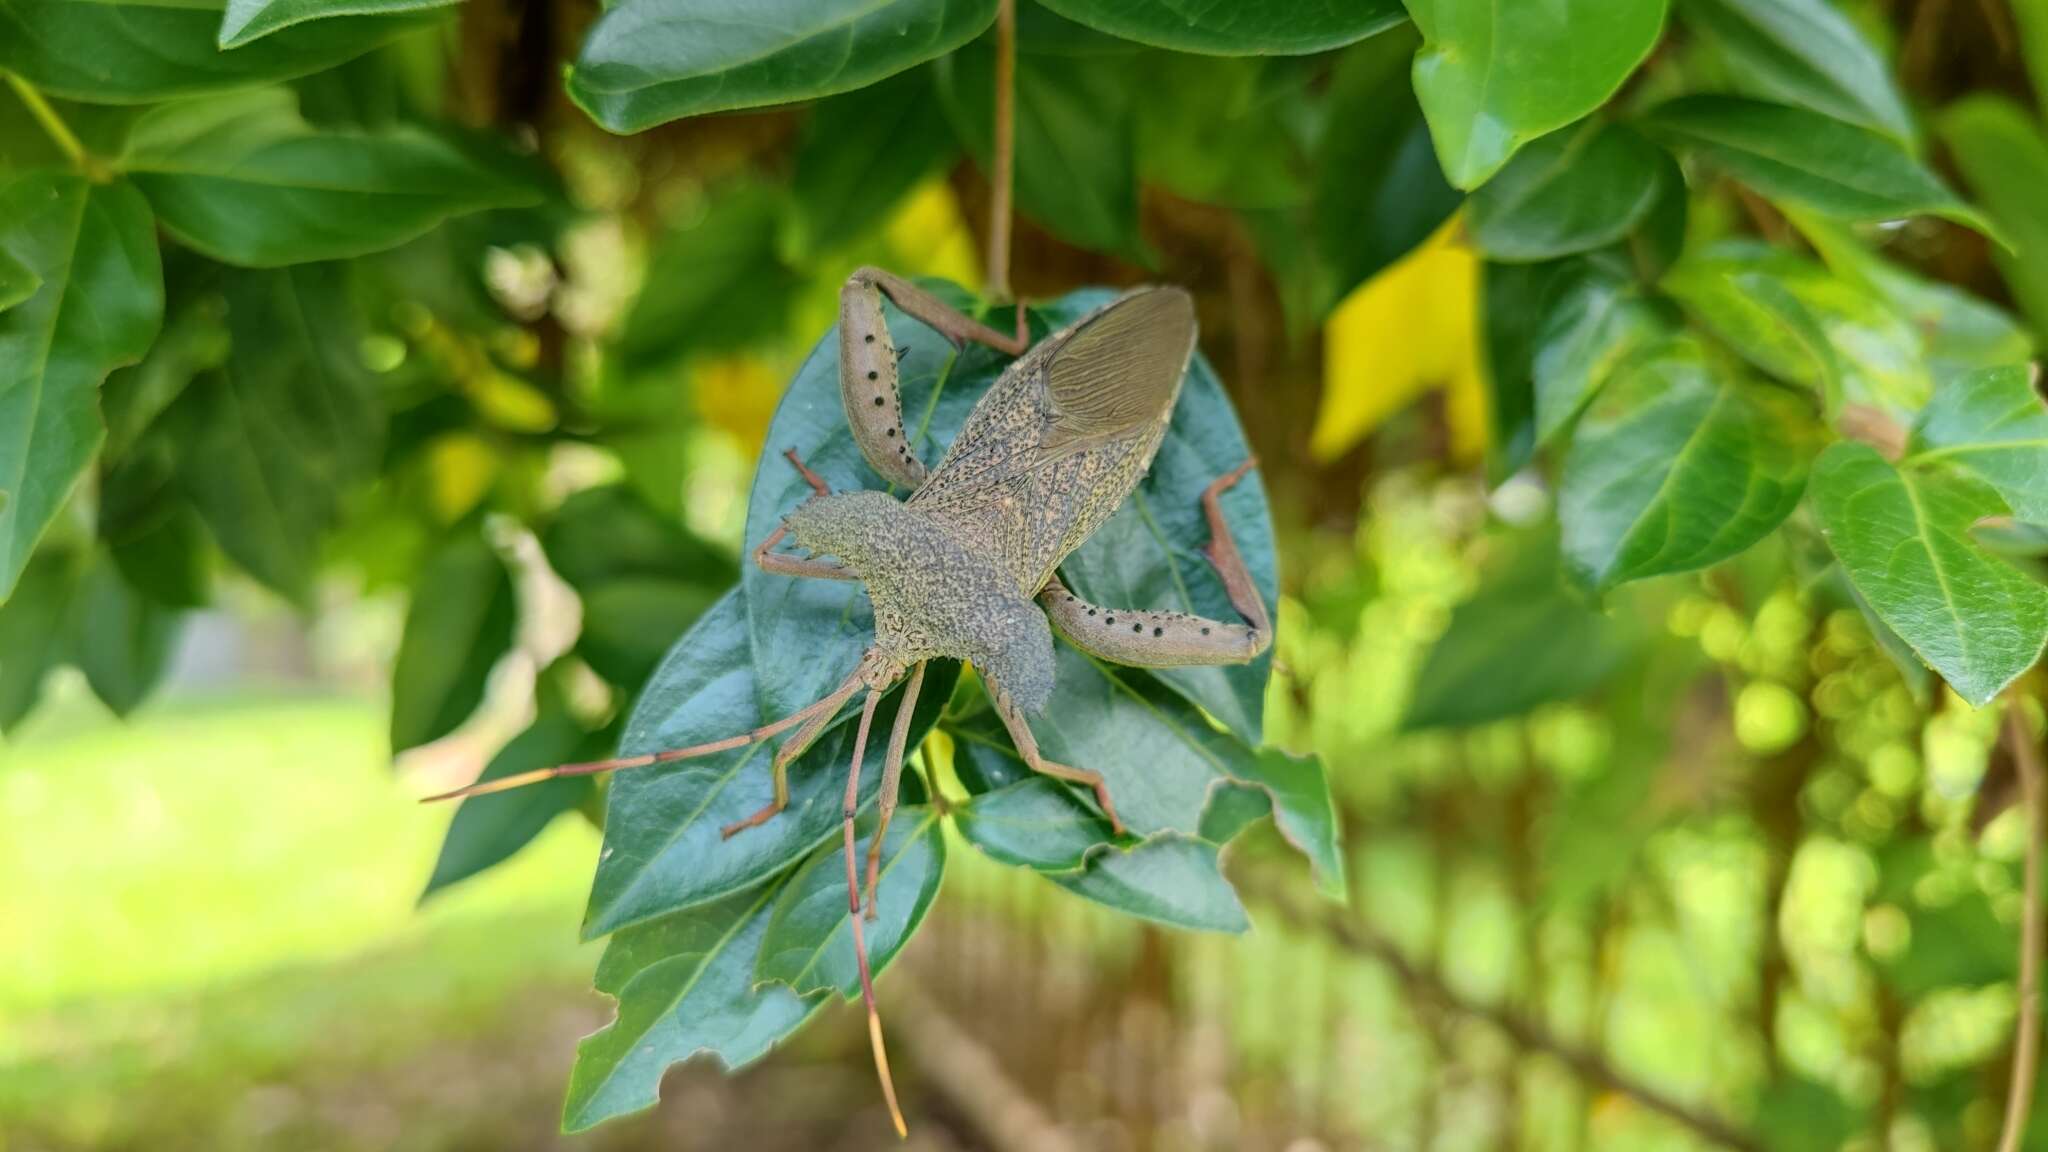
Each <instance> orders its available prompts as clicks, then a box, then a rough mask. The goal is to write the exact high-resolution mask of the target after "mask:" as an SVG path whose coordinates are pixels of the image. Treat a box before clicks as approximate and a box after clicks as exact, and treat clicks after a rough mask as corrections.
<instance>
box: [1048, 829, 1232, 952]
mask: <svg viewBox="0 0 2048 1152" xmlns="http://www.w3.org/2000/svg"><path fill="white" fill-rule="evenodd" d="M1047 879H1049V880H1051V881H1052V882H1053V883H1055V884H1057V885H1059V886H1060V887H1062V888H1065V889H1066V890H1067V891H1069V892H1072V893H1073V894H1075V895H1076V896H1080V897H1082V898H1083V899H1087V900H1093V901H1095V902H1096V903H1098V904H1102V905H1106V906H1108V907H1110V908H1114V909H1116V910H1117V911H1119V912H1127V913H1129V914H1131V915H1133V916H1137V917H1139V918H1141V919H1145V920H1154V921H1157V922H1159V923H1161V924H1165V925H1168V926H1170V927H1174V928H1186V929H1190V930H1192V931H1196V932H1243V931H1245V930H1246V929H1248V928H1250V927H1251V921H1250V920H1249V919H1248V918H1247V917H1246V916H1245V914H1244V903H1243V901H1241V900H1239V899H1238V897H1237V890H1236V889H1235V888H1232V887H1231V886H1230V881H1229V880H1227V879H1225V878H1224V875H1223V869H1222V868H1221V866H1220V864H1219V862H1218V856H1217V847H1216V845H1214V844H1211V843H1209V842H1208V841H1206V840H1198V839H1195V838H1194V837H1192V836H1185V835H1182V834H1180V833H1176V832H1164V833H1161V834H1159V835H1157V836H1153V837H1150V838H1148V839H1146V840H1143V841H1141V842H1139V843H1138V844H1136V845H1134V846H1132V847H1130V848H1119V847H1114V846H1112V847H1109V848H1106V849H1103V850H1102V851H1101V852H1099V853H1098V854H1096V855H1095V856H1094V857H1093V858H1091V859H1090V860H1089V861H1088V866H1087V867H1086V868H1083V869H1082V870H1081V871H1079V872H1071V873H1060V874H1057V875H1051V876H1048V877H1047Z"/></svg>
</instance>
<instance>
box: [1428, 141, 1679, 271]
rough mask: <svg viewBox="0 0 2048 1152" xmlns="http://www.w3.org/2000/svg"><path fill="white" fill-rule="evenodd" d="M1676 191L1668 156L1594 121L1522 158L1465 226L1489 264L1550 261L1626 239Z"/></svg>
mask: <svg viewBox="0 0 2048 1152" xmlns="http://www.w3.org/2000/svg"><path fill="white" fill-rule="evenodd" d="M1674 183H1675V184H1676V185H1677V186H1679V187H1681V188H1682V187H1683V185H1684V177H1683V176H1682V175H1681V174H1680V173H1679V171H1678V165H1677V163H1676V162H1674V161H1673V160H1672V159H1671V157H1670V156H1668V155H1666V154H1665V153H1664V151H1663V150H1662V149H1660V148H1658V147H1657V146H1656V145H1654V144H1652V143H1650V142H1649V141H1648V140H1645V139H1643V138H1642V137H1641V136H1640V135H1638V134H1637V133H1636V132H1635V131H1634V130H1632V129H1630V128H1627V127H1625V126H1622V125H1618V124H1602V123H1598V122H1591V121H1589V122H1587V123H1586V124H1584V125H1582V126H1580V127H1577V128H1572V129H1567V130H1565V131H1561V132H1554V133H1552V134H1550V135H1548V136H1545V137H1543V138H1542V139H1540V140H1537V141H1535V142H1534V143H1532V144H1530V145H1529V146H1528V147H1526V148H1524V149H1522V150H1521V151H1520V152H1518V153H1516V154H1515V158H1514V159H1513V160H1510V161H1509V162H1508V164H1507V166H1506V167H1504V168H1502V169H1501V170H1500V172H1499V173H1498V174H1497V175H1495V176H1494V178H1493V179H1491V180H1488V181H1487V182H1486V184H1485V186H1484V187H1482V188H1480V189H1479V190H1478V191H1477V192H1474V193H1473V194H1472V204H1471V207H1470V209H1469V210H1468V212H1467V214H1466V217H1465V225H1466V228H1467V229H1468V230H1470V232H1471V234H1472V239H1473V242H1474V243H1476V244H1477V245H1478V247H1479V250H1480V251H1482V252H1484V253H1485V254H1486V255H1487V256H1488V257H1489V258H1491V259H1494V260H1507V261H1530V260H1551V259H1555V258H1557V257H1559V256H1569V255H1571V254H1572V253H1575V252H1586V251H1590V250H1592V249H1595V248H1601V247H1605V246H1606V245H1609V244H1613V243H1615V242H1616V241H1618V240H1620V239H1622V238H1623V237H1625V236H1627V235H1628V234H1629V232H1631V231H1632V230H1634V229H1635V227H1636V226H1637V225H1638V224H1640V223H1642V221H1643V220H1644V219H1645V218H1646V217H1647V216H1648V215H1649V213H1650V210H1651V208H1653V207H1654V206H1655V205H1656V203H1657V201H1658V199H1659V198H1660V197H1662V196H1664V195H1666V194H1667V193H1668V192H1669V191H1670V188H1671V186H1672V185H1673V184H1674Z"/></svg>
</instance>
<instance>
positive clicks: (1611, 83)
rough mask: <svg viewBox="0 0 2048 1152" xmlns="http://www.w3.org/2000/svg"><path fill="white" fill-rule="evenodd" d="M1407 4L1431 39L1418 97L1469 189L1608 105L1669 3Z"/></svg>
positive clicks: (1478, 0)
mask: <svg viewBox="0 0 2048 1152" xmlns="http://www.w3.org/2000/svg"><path fill="white" fill-rule="evenodd" d="M1406 2H1407V5H1408V12H1409V14H1410V15H1411V16H1413V17H1414V18H1415V23H1416V25H1417V26H1418V27H1420V28H1421V29H1422V38H1423V42H1424V43H1423V49H1422V52H1421V53H1420V54H1418V55H1417V56H1416V57H1415V93H1416V95H1417V96H1418V97H1420V98H1421V100H1422V110H1423V112H1424V113H1426V114H1427V115H1428V117H1429V128H1430V134H1431V135H1432V136H1433V137H1434V138H1435V140H1436V154H1437V157H1438V159H1439V160H1440V161H1441V162H1442V163H1443V168H1444V173H1445V175H1447V176H1449V177H1450V180H1451V183H1452V184H1455V185H1457V186H1458V187H1460V188H1463V189H1466V190H1467V191H1470V190H1471V189H1474V188H1477V187H1479V186H1480V185H1481V184H1484V183H1485V182H1486V180H1487V178H1488V177H1490V176H1492V175H1493V174H1494V173H1495V172H1497V171H1499V170H1500V167H1501V165H1503V164H1505V163H1507V161H1508V157H1510V156H1512V155H1514V154H1515V150H1516V149H1518V148H1520V147H1521V146H1522V145H1524V144H1526V143H1528V142H1529V141H1531V140H1533V139H1535V138H1536V137H1538V136H1541V135H1543V134H1545V133H1547V132H1553V131H1556V130H1557V129H1559V128H1562V127H1564V126H1565V125H1567V124H1570V123H1571V122H1573V121H1574V120H1577V119H1579V118H1580V117H1582V116H1584V115H1586V114H1587V113H1589V112H1591V111H1593V110H1594V109H1595V108H1598V107H1599V106H1600V105H1602V104H1604V103H1606V101H1607V98H1608V97H1609V96H1612V95H1613V94H1614V92H1615V89H1617V88H1619V87H1621V82H1622V81H1623V80H1625V79H1627V78H1628V74H1629V73H1631V72H1633V71H1635V69H1636V65H1638V64H1640V63H1642V61H1643V58H1644V57H1645V56H1647V55H1649V53H1650V48H1651V46H1652V45H1654V44H1656V42H1657V37H1658V34H1659V33H1660V32H1662V30H1663V28H1664V9H1665V0H1624V2H1622V3H1611V2H1606V0H1557V2H1554V3H1547V4H1499V3H1494V2H1492V0H1406Z"/></svg>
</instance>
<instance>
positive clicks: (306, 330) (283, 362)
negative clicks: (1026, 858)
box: [166, 264, 384, 597]
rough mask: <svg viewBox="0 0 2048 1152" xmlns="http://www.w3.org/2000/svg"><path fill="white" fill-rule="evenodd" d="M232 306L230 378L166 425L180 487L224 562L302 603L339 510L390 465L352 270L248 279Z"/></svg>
mask: <svg viewBox="0 0 2048 1152" xmlns="http://www.w3.org/2000/svg"><path fill="white" fill-rule="evenodd" d="M226 297H227V303H228V330H229V333H230V334H231V337H232V339H233V344H234V347H233V352H232V353H231V354H230V356H229V358H228V363H227V366H226V367H225V368H223V369H221V370H219V371H215V372H207V373H204V374H202V375H201V376H200V377H199V378H198V379H196V380H194V381H193V382H192V384H191V385H190V386H189V387H188V388H187V389H186V390H185V393H184V394H183V395H182V396H180V397H179V398H178V402H177V403H176V405H174V406H173V408H172V409H171V410H170V412H168V413H166V419H169V420H172V421H173V422H174V423H175V427H176V429H177V431H178V440H179V443H180V444H181V446H182V455H181V457H180V460H179V463H178V470H179V482H180V485H181V487H182V488H183V489H184V490H185V491H186V492H187V493H189V495H190V496H191V499H192V503H193V505H194V506H195V507H196V508H197V509H198V510H199V514H200V516H201V517H202V518H203V519H204V520H205V521H206V523H207V526H208V527H209V528H211V529H212V530H213V535H214V538H215V539H216V540H217V541H219V543H220V546H221V550H222V551H223V552H226V553H227V554H228V556H229V557H231V558H232V559H233V560H234V561H235V562H236V563H238V564H240V565H241V566H242V567H243V568H244V569H246V570H248V572H249V574H250V575H252V576H254V577H256V578H257V579H258V580H261V581H263V582H264V583H265V584H268V585H270V586H271V587H272V588H275V589H277V590H278V591H280V592H283V593H285V594H286V595H288V596H292V597H303V596H304V595H305V593H306V591H307V588H308V585H309V583H310V581H311V579H312V574H313V568H314V565H315V562H316V561H317V559H318V556H319V545H320V537H321V534H322V533H323V532H324V531H325V530H326V529H327V527H328V526H329V525H330V524H332V523H333V520H334V517H335V512H336V508H337V506H338V501H339V499H340V498H341V496H342V495H343V494H345V493H346V492H348V491H350V490H352V489H353V488H355V487H356V486H357V485H358V484H360V483H361V482H363V481H364V480H366V479H367V478H368V477H369V476H370V474H371V473H372V472H373V470H374V469H375V467H376V464H377V462H378V461H379V459H380V458H381V455H382V451H381V444H382V439H383V430H384V414H383V411H382V409H381V406H380V404H379V401H378V398H377V396H376V395H375V392H374V389H373V387H372V385H371V382H370V381H369V379H368V378H367V375H366V374H365V373H364V372H363V370H362V365H361V363H360V361H359V360H358V359H357V350H356V334H357V328H356V325H355V320H354V314H353V309H352V308H350V306H349V303H348V294H347V285H346V274H345V270H344V268H342V267H341V266H337V265H331V264H308V265H302V266H300V267H296V268H289V269H285V270H282V271H278V272H262V273H245V274H241V275H237V276H235V277H233V278H231V279H230V280H229V281H228V283H227V286H226Z"/></svg>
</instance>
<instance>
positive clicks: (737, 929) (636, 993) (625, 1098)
mask: <svg viewBox="0 0 2048 1152" xmlns="http://www.w3.org/2000/svg"><path fill="white" fill-rule="evenodd" d="M621 779H623V777H622V778H621ZM781 887H782V881H781V880H779V879H778V880H773V881H768V882H765V883H761V884H757V885H755V886H754V887H752V888H750V889H747V890H745V891H742V892H736V893H733V894H732V895H730V896H727V897H725V898H724V899H722V900H719V901H718V902H717V903H715V904H709V905H705V906H703V907H699V908H691V909H688V910H686V911H682V912H673V913H670V914H669V915H667V916H664V917H662V918H660V919H656V920H650V921H647V922H646V923H643V924H639V925H636V926H634V927H632V928H628V929H626V930H624V931H622V932H620V933H618V934H617V935H616V936H614V937H612V939H611V942H610V943H609V944H607V945H606V946H605V951H604V958H603V959H601V960H599V961H598V965H597V990H598V991H600V992H603V993H605V994H606V995H608V996H612V997H614V998H615V999H617V1000H618V1002H619V1008H618V1018H617V1019H616V1020H614V1021H613V1022H612V1023H611V1024H608V1025H606V1026H605V1027H604V1028H602V1029H600V1030H598V1031H597V1032H595V1033H593V1034H592V1035H590V1036H589V1037H586V1038H585V1039H584V1040H583V1042H582V1043H580V1044H578V1045H577V1046H576V1066H575V1068H574V1069H572V1070H571V1071H570V1073H569V1095H568V1099H567V1100H566V1101H564V1103H563V1105H562V1128H563V1129H564V1130H565V1131H569V1132H581V1131H583V1130H584V1129H587V1128H590V1127H592V1126H594V1125H596V1124H598V1123H600V1122H602V1121H605V1120H609V1119H611V1118H613V1117H615V1116H624V1115H626V1114H628V1113H631V1112H638V1111H640V1110H642V1109H644V1108H651V1107H653V1106H654V1104H655V1101H656V1100H657V1099H658V1096H659V1092H660V1088H661V1075H662V1073H663V1072H665V1071H667V1070H668V1067H669V1065H671V1064H674V1063H676V1062H677V1061H680V1060H684V1059H687V1058H688V1057H690V1056H692V1055H695V1054H696V1053H698V1052H709V1053H711V1054H713V1055H715V1056H716V1057H717V1058H718V1059H719V1061H720V1062H721V1063H722V1064H724V1065H725V1067H727V1068H729V1069H730V1068H739V1067H742V1066H744V1065H746V1064H749V1063H752V1062H753V1061H754V1060H757V1059H759V1058H760V1057H761V1056H763V1055H765V1054H766V1053H767V1051H768V1049H769V1048H770V1047H772V1046H773V1045H774V1044H775V1042H776V1041H778V1040H780V1039H781V1038H782V1037H784V1036H786V1035H788V1034H789V1033H791V1032H793V1031H795V1030H796V1029H797V1027H798V1026H800V1025H801V1024H802V1023H803V1022H804V1021H805V1020H807V1019H809V1018H810V1016H811V1014H812V1013H813V1012H815V1011H817V1009H818V1007H819V1006H820V1005H822V1004H823V1003H824V1001H825V997H823V996H814V997H811V998H809V999H805V998H803V997H799V996H798V995H797V994H796V993H795V992H792V991H791V990H790V989H789V987H788V986H787V985H784V984H774V983H768V984H757V983H756V981H755V978H754V969H755V966H756V964H757V962H758V961H759V958H760V953H761V940H762V937H763V935H764V934H765V933H766V931H767V928H768V920H769V916H770V913H771V912H772V911H773V909H774V906H775V897H776V896H777V894H778V893H779V892H780V891H781Z"/></svg>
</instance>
